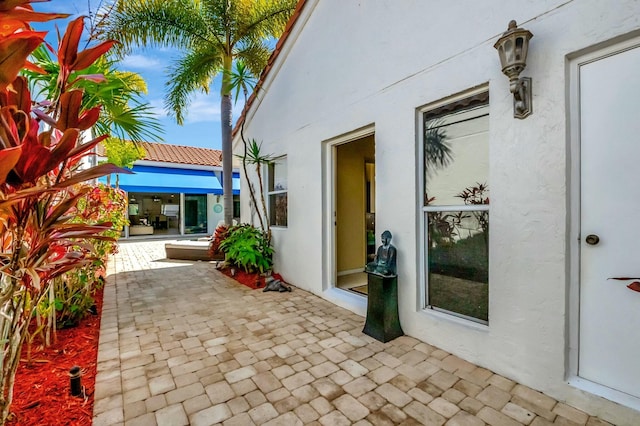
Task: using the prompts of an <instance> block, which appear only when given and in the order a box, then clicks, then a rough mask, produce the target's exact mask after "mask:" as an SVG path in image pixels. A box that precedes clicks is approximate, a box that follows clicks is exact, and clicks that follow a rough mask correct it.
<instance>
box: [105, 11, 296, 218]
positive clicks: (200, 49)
mask: <svg viewBox="0 0 640 426" xmlns="http://www.w3.org/2000/svg"><path fill="white" fill-rule="evenodd" d="M296 2H297V0H116V3H115V4H114V5H113V7H112V8H111V9H110V10H109V11H108V12H107V16H106V17H105V19H103V20H102V21H103V25H104V29H103V34H104V35H105V36H106V37H111V38H114V39H117V40H119V41H120V42H121V43H122V49H123V53H127V52H128V51H130V49H132V48H133V47H147V46H153V47H173V48H177V49H179V50H180V51H181V52H182V53H181V54H182V56H181V57H180V58H178V59H177V60H176V61H174V62H173V63H172V64H171V65H170V66H169V67H168V69H167V71H168V73H167V77H168V79H167V93H166V94H165V107H166V109H167V110H168V112H169V113H170V114H172V115H173V116H174V117H175V119H176V122H177V123H178V124H183V122H184V117H185V115H186V114H187V109H188V106H189V103H190V96H191V95H192V94H193V93H194V92H196V91H202V92H204V93H208V92H209V89H210V87H211V84H212V81H213V79H214V77H216V76H217V75H219V74H222V85H221V89H220V98H221V100H220V104H221V105H220V111H221V130H222V169H223V182H222V187H223V194H224V220H225V223H226V224H227V225H230V224H231V222H232V219H233V196H232V179H231V176H232V155H233V154H232V149H231V148H232V147H231V131H232V108H231V107H232V105H231V104H232V99H231V98H232V91H233V88H232V82H231V74H232V69H233V63H234V61H235V60H237V59H242V60H243V61H244V63H245V64H246V66H247V67H248V68H249V70H250V71H251V72H252V73H253V74H254V75H259V73H260V72H261V70H262V69H263V68H264V66H265V65H266V63H267V60H268V57H269V55H270V53H271V49H270V48H269V44H268V43H269V41H271V40H273V38H274V37H279V36H280V35H281V34H282V31H284V28H285V26H286V23H287V21H288V20H289V17H290V16H291V14H292V12H293V10H294V8H295V5H296Z"/></svg>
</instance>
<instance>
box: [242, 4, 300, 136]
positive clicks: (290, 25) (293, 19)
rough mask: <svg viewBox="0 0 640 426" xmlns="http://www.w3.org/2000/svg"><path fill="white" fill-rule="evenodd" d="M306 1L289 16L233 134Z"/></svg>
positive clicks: (244, 116) (297, 6) (243, 118)
mask: <svg viewBox="0 0 640 426" xmlns="http://www.w3.org/2000/svg"><path fill="white" fill-rule="evenodd" d="M305 3H306V0H298V4H297V5H296V8H295V10H294V11H293V14H292V15H291V18H289V22H287V26H286V27H285V28H284V31H283V32H282V35H281V36H280V38H279V39H278V43H277V44H276V48H275V49H273V52H272V53H271V56H270V57H269V61H268V62H267V65H266V66H265V67H264V69H263V70H262V72H261V73H260V78H259V79H258V83H257V84H256V87H254V89H253V93H252V94H251V96H249V99H247V102H246V103H245V104H244V108H243V109H242V114H240V117H239V118H238V121H237V122H236V126H235V127H234V129H233V135H235V134H236V133H237V132H238V131H239V130H240V126H241V125H242V123H244V120H245V118H246V115H247V112H248V111H249V109H250V108H251V105H253V102H254V101H255V99H256V93H258V92H259V91H260V89H261V88H262V85H263V84H264V80H265V79H266V77H267V75H268V74H269V71H271V68H273V63H274V62H275V60H276V58H277V57H278V55H280V52H281V51H282V47H283V46H284V43H285V42H286V41H287V38H288V37H289V34H291V30H292V29H293V26H294V25H295V23H296V21H297V20H298V18H299V17H300V13H301V12H302V9H303V7H304V5H305Z"/></svg>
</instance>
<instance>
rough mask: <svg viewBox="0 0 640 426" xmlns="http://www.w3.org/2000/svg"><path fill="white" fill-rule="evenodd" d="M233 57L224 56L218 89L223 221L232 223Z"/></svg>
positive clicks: (228, 223) (229, 224) (226, 223)
mask: <svg viewBox="0 0 640 426" xmlns="http://www.w3.org/2000/svg"><path fill="white" fill-rule="evenodd" d="M232 61H233V58H232V57H231V55H228V56H226V57H225V58H224V62H223V66H224V71H223V73H222V89H221V90H220V98H221V99H220V121H221V126H220V127H221V129H222V194H223V206H224V223H225V225H227V226H231V225H232V223H233V179H232V177H233V161H232V160H233V149H232V144H231V130H232V126H233V111H232V106H231V83H230V81H229V76H230V74H231V66H232Z"/></svg>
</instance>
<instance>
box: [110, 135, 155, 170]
mask: <svg viewBox="0 0 640 426" xmlns="http://www.w3.org/2000/svg"><path fill="white" fill-rule="evenodd" d="M102 145H103V146H104V150H105V154H106V156H107V161H109V163H111V164H115V165H116V166H118V167H126V168H128V169H130V168H132V167H133V163H134V162H135V161H136V160H139V159H141V158H144V156H145V155H146V152H145V150H144V148H142V146H139V145H136V144H135V143H133V142H131V141H123V140H120V139H117V138H108V139H106V140H105V141H104V142H103V143H102Z"/></svg>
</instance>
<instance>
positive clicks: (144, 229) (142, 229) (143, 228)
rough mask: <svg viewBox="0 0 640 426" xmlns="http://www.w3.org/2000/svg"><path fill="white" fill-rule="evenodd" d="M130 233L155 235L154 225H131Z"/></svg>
mask: <svg viewBox="0 0 640 426" xmlns="http://www.w3.org/2000/svg"><path fill="white" fill-rule="evenodd" d="M129 235H130V236H131V235H153V226H151V225H131V226H130V227H129Z"/></svg>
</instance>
